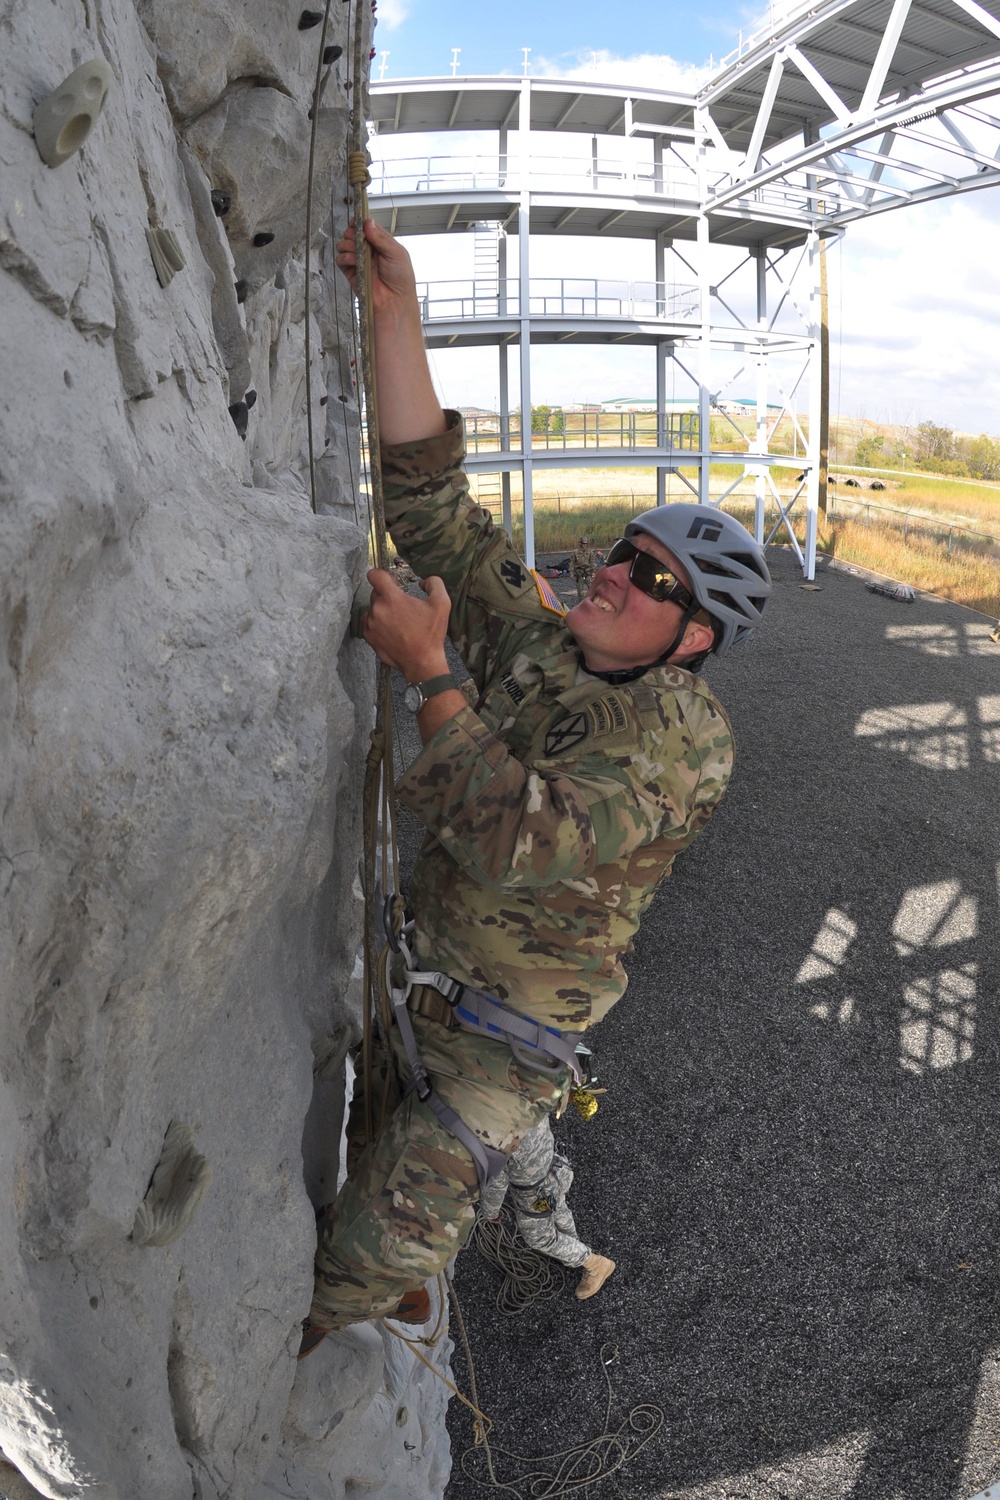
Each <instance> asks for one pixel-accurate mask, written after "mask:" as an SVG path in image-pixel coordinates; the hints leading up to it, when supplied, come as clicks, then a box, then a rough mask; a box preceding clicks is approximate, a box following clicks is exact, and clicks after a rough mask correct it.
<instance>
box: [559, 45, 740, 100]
mask: <svg viewBox="0 0 1000 1500" xmlns="http://www.w3.org/2000/svg"><path fill="white" fill-rule="evenodd" d="M531 74H532V77H534V78H580V79H588V80H590V81H591V82H597V83H625V84H634V85H637V86H641V87H644V88H656V89H666V90H668V91H670V92H674V91H680V92H682V93H685V94H693V93H694V92H695V91H696V90H697V89H699V88H700V87H701V85H702V84H703V83H704V82H705V81H706V79H707V78H708V77H709V76H710V75H709V70H708V67H707V66H698V65H696V64H695V63H685V62H678V61H677V60H676V58H673V57H668V56H667V55H666V54H665V53H656V52H639V53H636V54H635V55H634V56H632V57H617V56H616V55H615V54H614V53H613V52H609V51H607V49H606V48H602V49H601V50H600V51H597V52H594V51H590V50H588V49H586V48H584V49H581V50H579V51H576V52H561V53H559V54H558V56H556V57H532V59H531Z"/></svg>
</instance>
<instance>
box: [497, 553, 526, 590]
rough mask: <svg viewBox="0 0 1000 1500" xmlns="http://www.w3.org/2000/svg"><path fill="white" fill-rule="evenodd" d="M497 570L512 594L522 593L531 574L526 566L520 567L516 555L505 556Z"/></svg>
mask: <svg viewBox="0 0 1000 1500" xmlns="http://www.w3.org/2000/svg"><path fill="white" fill-rule="evenodd" d="M497 572H498V574H499V575H500V578H501V579H502V581H503V582H504V583H505V584H506V585H507V588H508V590H509V591H510V593H512V594H520V593H522V592H523V590H524V586H525V584H526V583H527V582H528V579H529V578H530V576H531V575H530V573H529V572H528V570H527V568H522V567H521V564H520V563H519V562H518V560H517V558H516V557H505V558H504V560H503V562H502V563H501V564H500V566H499V568H498V569H497Z"/></svg>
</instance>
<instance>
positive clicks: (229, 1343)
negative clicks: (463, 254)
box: [0, 0, 448, 1500]
mask: <svg viewBox="0 0 1000 1500" xmlns="http://www.w3.org/2000/svg"><path fill="white" fill-rule="evenodd" d="M348 11H350V12H351V16H352V17H353V15H354V6H353V5H348V6H344V5H341V4H339V3H338V4H336V5H335V6H333V7H332V8H331V13H332V26H331V30H330V31H329V32H328V34H327V38H326V40H327V43H328V44H330V43H334V42H336V43H339V44H340V45H341V46H344V48H345V57H344V58H343V59H342V60H341V61H340V62H339V63H338V64H336V65H335V66H334V67H333V69H332V70H331V73H330V76H329V78H328V80H327V84H326V92H325V94H324V99H323V106H322V109H321V110H320V112H319V115H318V120H317V144H316V167H315V188H314V194H315V196H314V203H313V224H314V235H313V245H312V252H313V258H312V268H313V269H312V276H311V287H310V304H311V307H312V310H313V314H314V316H313V318H312V348H311V358H312V366H311V368H312V371H313V381H312V391H313V402H314V408H313V418H314V424H315V435H316V436H315V447H316V455H317V464H316V473H317V497H318V507H317V509H318V512H319V513H318V514H316V515H314V514H313V511H312V508H311V505H310V498H309V485H308V465H307V461H306V456H305V455H306V452H307V444H306V415H305V379H304V321H303V320H304V309H305V298H306V285H305V266H304V246H305V206H306V193H307V183H308V177H307V162H308V145H309V118H308V115H309V108H310V105H311V91H312V88H313V83H314V79H315V72H316V56H317V48H318V46H319V39H320V29H319V28H316V29H314V30H311V31H306V32H299V31H298V29H297V20H298V13H299V12H298V8H296V7H290V6H289V5H288V4H287V3H285V0H280V3H279V0H228V3H227V0H188V3H185V4H183V5H180V4H176V3H174V0H0V41H2V52H3V58H4V67H3V74H2V83H0V88H2V102H3V108H2V111H0V164H2V172H3V181H4V189H5V190H4V194H3V202H2V206H0V286H2V300H0V320H2V327H3V333H4V348H5V351H6V353H5V358H4V362H3V371H2V375H0V561H2V569H0V985H2V995H3V1005H2V1008H0V1449H2V1452H3V1456H4V1459H5V1461H6V1463H7V1465H10V1464H12V1465H15V1466H16V1470H15V1469H12V1468H10V1467H4V1466H0V1493H3V1492H4V1489H5V1485H6V1490H7V1492H9V1493H11V1494H14V1493H17V1494H18V1495H20V1494H22V1493H28V1492H29V1491H28V1488H27V1487H28V1486H33V1487H34V1490H35V1491H36V1492H37V1493H39V1494H42V1495H45V1496H50V1497H51V1496H87V1497H92V1500H137V1497H140V1496H141V1497H142V1500H187V1497H189V1496H198V1497H202V1500H211V1497H224V1496H225V1497H232V1500H270V1497H276V1496H287V1497H294V1500H336V1497H340V1496H342V1495H344V1494H345V1492H346V1491H347V1489H349V1488H357V1487H363V1488H364V1489H365V1490H366V1491H367V1492H368V1493H369V1494H372V1495H373V1496H376V1497H379V1496H382V1497H385V1500H388V1497H390V1496H393V1497H395V1496H399V1495H403V1494H405V1495H407V1496H413V1497H422V1496H425V1495H426V1496H433V1495H437V1494H440V1493H441V1491H442V1489H443V1485H444V1481H445V1478H446V1473H447V1467H448V1459H447V1450H446V1439H445V1437H444V1428H443V1420H442V1416H443V1405H444V1403H443V1395H442V1393H443V1391H444V1387H443V1386H442V1385H441V1384H440V1383H439V1382H435V1380H434V1377H433V1376H432V1375H431V1374H430V1373H429V1372H428V1371H427V1370H425V1368H424V1367H423V1366H422V1365H417V1364H416V1363H415V1362H414V1360H413V1358H412V1356H410V1355H409V1353H408V1352H407V1351H406V1349H405V1348H404V1346H402V1345H400V1344H398V1342H397V1341H396V1340H394V1339H392V1338H391V1337H390V1335H389V1334H388V1333H387V1332H384V1331H380V1330H377V1329H375V1328H372V1327H367V1326H365V1327H361V1328H358V1329H355V1330H351V1331H349V1332H348V1333H347V1334H343V1335H340V1336H339V1337H336V1338H331V1339H328V1340H327V1341H326V1343H325V1344H324V1346H323V1347H322V1348H321V1349H320V1350H319V1351H318V1352H317V1353H316V1354H315V1355H313V1356H312V1357H311V1358H310V1359H309V1360H307V1361H305V1362H303V1364H302V1365H300V1366H296V1363H295V1359H294V1355H295V1350H296V1348H297V1344H298V1336H299V1323H300V1320H301V1318H302V1317H303V1315H304V1314H305V1312H306V1311H307V1308H308V1305H309V1300H310V1292H311V1281H312V1276H311V1260H312V1252H313V1245H314V1227H313V1226H314V1214H313V1202H311V1201H310V1192H309V1191H307V1183H306V1180H305V1178H306V1175H308V1178H309V1182H308V1187H309V1189H310V1190H311V1194H312V1198H313V1200H314V1201H316V1202H318V1201H323V1200H325V1199H326V1198H328V1197H330V1196H332V1192H333V1180H334V1175H335V1171H336V1164H337V1147H336V1142H337V1137H338V1131H339V1120H340V1111H341V1108H342V1099H343V1088H342V1082H341V1075H342V1066H341V1065H342V1061H343V1056H344V1052H345V1050H346V1048H347V1045H348V1043H349V1042H350V1041H351V1039H352V1037H353V1036H354V1035H355V1034H356V1027H357V995H356V988H357V987H356V986H354V990H353V991H352V988H351V984H350V976H351V972H352V966H353V955H354V951H355V947H356V942H357V928H358V899H357V892H356V886H355V874H354V872H355V870H356V868H357V855H358V840H359V813H360V808H359V787H360V770H361V764H362V759H363V755H364V752H365V750H366V748H367V732H368V726H369V720H370V708H369V705H370V702H371V670H370V662H369V659H368V656H367V653H366V649H365V648H364V647H363V646H361V645H360V644H358V643H356V642H353V641H351V640H349V639H347V638H346V629H347V624H348V619H349V611H350V603H351V598H352V594H353V591H354V588H355V586H356V584H357V582H358V580H359V578H360V577H361V576H362V575H363V571H364V567H365V557H366V542H365V538H364V534H363V530H362V529H361V528H360V527H359V526H358V524H357V515H356V510H355V488H356V487H355V482H354V478H352V471H353V475H354V476H356V474H357V459H356V445H357V432H358V424H357V400H356V392H355V390H354V387H353V383H352V379H351V352H350V337H351V336H350V306H349V300H348V298H347V296H346V295H345V292H344V290H343V288H340V289H335V286H334V271H333V266H332V255H331V246H332V239H331V229H332V225H331V218H330V203H331V200H332V201H333V202H334V203H335V204H338V205H339V204H341V203H342V201H343V197H344V194H345V193H346V186H345V175H346V174H345V168H344V152H345V141H346V137H347V131H348V123H349V109H350V102H351V98H352V95H351V92H350V91H348V90H347V88H346V84H347V82H348V81H349V71H350V70H349V66H348V60H349V50H350V49H349V47H348V38H347V36H346V34H345V33H346V28H347V25H348V16H347V12H348ZM360 15H361V24H362V25H363V26H366V27H368V26H370V23H371V13H370V7H369V5H368V3H367V0H362V3H361V6H360ZM95 57H103V58H104V59H105V60H106V61H107V63H108V64H109V66H110V69H111V74H112V79H111V85H110V89H109V92H108V96H107V101H106V104H105V107H104V110H103V113H102V114H101V115H100V117H99V119H98V121H97V123H96V125H95V127H94V128H93V130H92V131H91V133H90V134H89V136H88V137H87V139H86V140H85V142H84V144H83V147H82V149H81V150H80V151H78V152H76V153H75V154H73V155H72V156H70V158H69V159H68V160H67V161H66V162H65V163H64V164H63V165H61V166H59V167H56V168H52V167H49V166H46V165H45V164H44V163H43V162H42V160H41V157H40V155H39V152H38V150H37V149H36V145H35V141H34V139H33V136H32V120H33V115H34V111H35V108H36V106H37V105H38V103H39V102H40V101H41V100H42V99H43V98H45V97H46V96H47V95H48V94H49V93H50V92H51V91H52V90H53V89H54V88H55V87H56V86H57V85H58V84H60V83H61V82H62V81H63V80H64V79H65V78H66V77H67V75H69V74H70V73H71V72H72V71H73V69H74V68H76V67H77V66H78V65H79V64H80V63H82V62H85V61H87V60H88V59H92V58H95ZM213 189H223V190H224V191H225V192H227V193H228V194H230V196H231V207H230V209H229V211H228V213H226V214H225V216H224V217H219V216H218V215H217V214H216V212H215V209H214V208H213V205H212V201H211V192H212V190H213ZM344 213H345V214H346V210H344ZM147 231H153V233H154V238H156V237H157V235H159V242H160V244H161V245H162V244H166V245H167V247H168V248H169V247H170V246H171V245H174V246H176V250H177V252H178V254H177V255H176V256H174V259H178V258H179V259H181V260H182V262H183V264H182V265H181V266H180V268H178V269H176V270H175V273H174V274H173V276H172V279H168V284H167V285H166V286H163V285H161V281H160V279H159V277H158V275H157V271H156V269H154V264H153V259H152V256H151V252H150V245H149V242H148V238H147ZM161 232H162V233H161ZM264 234H268V235H273V239H269V240H268V241H267V243H266V245H261V246H255V245H254V239H255V237H260V236H262V235H264ZM170 236H173V237H174V239H170V238H169V237H170ZM161 270H162V267H161ZM240 281H242V282H245V283H246V287H245V298H244V300H242V301H240V300H238V298H237V293H236V287H235V284H236V283H237V282H240ZM251 390H252V391H256V392H257V399H256V400H255V401H254V402H253V404H252V406H251V404H250V400H249V398H248V392H249V391H251ZM342 398H343V399H342ZM231 407H236V408H237V409H241V408H242V411H243V415H244V417H245V420H246V440H245V441H242V440H241V437H240V434H239V431H238V430H237V426H236V422H235V420H234V416H233V415H231V414H230V408H231ZM314 1068H315V1069H316V1070H317V1072H318V1074H319V1075H321V1076H319V1077H318V1080H317V1081H316V1082H315V1083H314ZM165 1143H166V1144H167V1149H166V1153H165V1154H164V1152H165ZM161 1157H163V1160H162V1162H161ZM304 1160H305V1162H307V1163H308V1169H307V1172H306V1173H304ZM158 1168H159V1171H158V1170H157V1169H158ZM140 1205H142V1209H141V1211H140ZM134 1229H138V1233H136V1234H135V1235H133V1230H134ZM445 1353H446V1351H445V1350H442V1352H441V1353H440V1354H439V1355H438V1358H443V1357H444V1355H445ZM5 1475H6V1476H7V1478H6V1479H5Z"/></svg>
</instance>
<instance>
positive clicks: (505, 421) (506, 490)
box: [497, 130, 514, 537]
mask: <svg viewBox="0 0 1000 1500" xmlns="http://www.w3.org/2000/svg"><path fill="white" fill-rule="evenodd" d="M500 149H501V159H506V155H507V132H506V130H502V131H501V132H500ZM497 312H498V313H499V315H500V317H501V318H505V317H506V316H507V236H506V235H505V234H503V233H501V235H500V238H499V240H498V241H497ZM508 348H509V346H508V344H507V340H506V338H505V337H504V336H503V334H501V335H500V346H499V348H498V350H497V357H498V360H499V365H500V453H501V459H500V463H501V469H500V496H501V506H502V510H503V529H504V531H506V533H507V535H508V536H509V537H513V535H514V520H513V516H512V515H511V506H510V469H509V467H508V466H507V463H505V462H504V459H503V455H504V454H509V453H510V361H509V358H508Z"/></svg>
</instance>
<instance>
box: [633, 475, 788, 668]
mask: <svg viewBox="0 0 1000 1500" xmlns="http://www.w3.org/2000/svg"><path fill="white" fill-rule="evenodd" d="M636 532H643V533H645V535H646V536H651V537H654V538H655V540H656V541H658V542H662V544H663V545H664V547H667V548H668V549H669V550H670V551H671V552H672V553H673V554H674V556H675V557H676V559H677V561H678V562H680V563H683V564H684V567H685V568H686V569H687V574H688V577H689V579H690V581H691V592H692V594H694V596H695V598H696V599H697V601H698V603H699V605H700V606H701V607H702V609H706V610H707V611H708V613H709V614H710V615H711V616H712V618H713V620H715V621H716V624H717V629H716V632H715V645H714V646H713V648H712V649H713V650H714V651H715V653H716V655H718V656H721V655H722V653H723V652H724V651H728V650H729V648H730V646H732V645H733V644H734V643H735V642H736V641H742V640H744V639H745V637H746V636H747V635H749V633H750V631H751V630H752V629H753V627H754V626H755V625H756V624H757V622H758V620H759V619H760V617H761V615H762V614H763V613H764V606H765V605H766V604H767V601H768V598H769V597H770V594H771V575H770V573H769V572H768V571H767V563H766V562H765V561H764V549H763V548H762V547H760V546H758V544H757V542H755V541H754V539H753V537H752V536H751V535H750V533H749V531H747V529H746V527H745V526H741V525H740V523H739V521H736V520H734V519H733V517H732V516H729V515H726V513H725V511H722V510H718V509H716V507H715V506H714V505H689V504H686V503H683V502H681V503H679V504H677V505H658V506H657V507H656V509H655V510H644V511H643V512H642V514H641V515H639V516H636V517H635V519H634V520H633V521H631V522H630V523H629V525H628V526H626V528H625V535H626V537H631V536H635V534H636Z"/></svg>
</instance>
